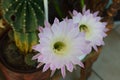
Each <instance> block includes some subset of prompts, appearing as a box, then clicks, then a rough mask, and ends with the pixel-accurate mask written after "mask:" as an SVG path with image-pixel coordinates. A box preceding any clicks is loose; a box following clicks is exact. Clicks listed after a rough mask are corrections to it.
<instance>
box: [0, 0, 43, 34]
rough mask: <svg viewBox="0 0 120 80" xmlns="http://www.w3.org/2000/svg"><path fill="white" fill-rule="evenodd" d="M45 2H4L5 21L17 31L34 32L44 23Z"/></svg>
mask: <svg viewBox="0 0 120 80" xmlns="http://www.w3.org/2000/svg"><path fill="white" fill-rule="evenodd" d="M42 1H43V0H3V1H2V6H3V10H4V17H5V19H6V20H7V21H8V22H9V23H10V24H11V25H12V27H13V29H14V30H15V31H19V32H24V33H25V32H33V31H35V30H36V29H37V27H38V25H43V23H44V13H43V10H42V8H43V7H42V6H43V2H42Z"/></svg>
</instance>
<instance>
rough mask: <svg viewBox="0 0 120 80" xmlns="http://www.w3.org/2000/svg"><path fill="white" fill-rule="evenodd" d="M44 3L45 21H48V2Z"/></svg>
mask: <svg viewBox="0 0 120 80" xmlns="http://www.w3.org/2000/svg"><path fill="white" fill-rule="evenodd" d="M43 1H44V10H45V20H46V21H48V0H43Z"/></svg>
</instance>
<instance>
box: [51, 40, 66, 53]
mask: <svg viewBox="0 0 120 80" xmlns="http://www.w3.org/2000/svg"><path fill="white" fill-rule="evenodd" d="M65 48H66V45H65V44H64V43H63V42H61V41H58V42H56V43H55V44H54V45H53V49H54V52H55V53H56V54H63V52H64V51H65Z"/></svg>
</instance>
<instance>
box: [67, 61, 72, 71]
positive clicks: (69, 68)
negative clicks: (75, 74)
mask: <svg viewBox="0 0 120 80" xmlns="http://www.w3.org/2000/svg"><path fill="white" fill-rule="evenodd" d="M66 67H67V70H68V71H70V72H72V71H73V64H72V63H69V64H67V65H66Z"/></svg>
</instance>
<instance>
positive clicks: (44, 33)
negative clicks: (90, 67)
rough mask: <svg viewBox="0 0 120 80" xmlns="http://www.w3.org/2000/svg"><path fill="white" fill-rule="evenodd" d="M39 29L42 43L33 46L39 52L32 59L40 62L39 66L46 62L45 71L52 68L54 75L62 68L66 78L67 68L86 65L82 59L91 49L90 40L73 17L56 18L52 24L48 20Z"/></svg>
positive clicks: (71, 68)
mask: <svg viewBox="0 0 120 80" xmlns="http://www.w3.org/2000/svg"><path fill="white" fill-rule="evenodd" d="M39 30H40V33H39V38H40V41H39V42H40V43H39V44H37V45H36V46H34V47H33V49H34V50H36V51H38V52H39V53H38V54H37V55H35V56H34V57H33V58H32V59H33V60H34V59H37V61H38V62H40V64H39V65H38V67H40V66H41V65H43V64H45V65H44V67H43V72H45V71H46V70H48V69H49V68H50V70H52V73H51V74H52V75H53V74H54V72H55V71H56V69H60V70H61V73H62V76H63V78H64V77H65V75H66V69H67V70H68V71H70V72H72V71H73V69H74V66H76V65H79V66H81V67H84V65H83V63H82V61H81V60H82V59H83V58H84V57H85V55H87V54H88V53H90V51H91V50H90V47H89V46H88V44H89V42H87V41H85V35H84V34H83V33H81V32H79V30H78V28H77V27H76V25H75V24H73V21H72V20H71V19H65V20H63V21H61V22H59V20H58V19H57V18H56V19H55V20H54V23H53V24H52V25H50V24H49V23H48V22H46V23H45V28H42V27H40V28H39Z"/></svg>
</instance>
